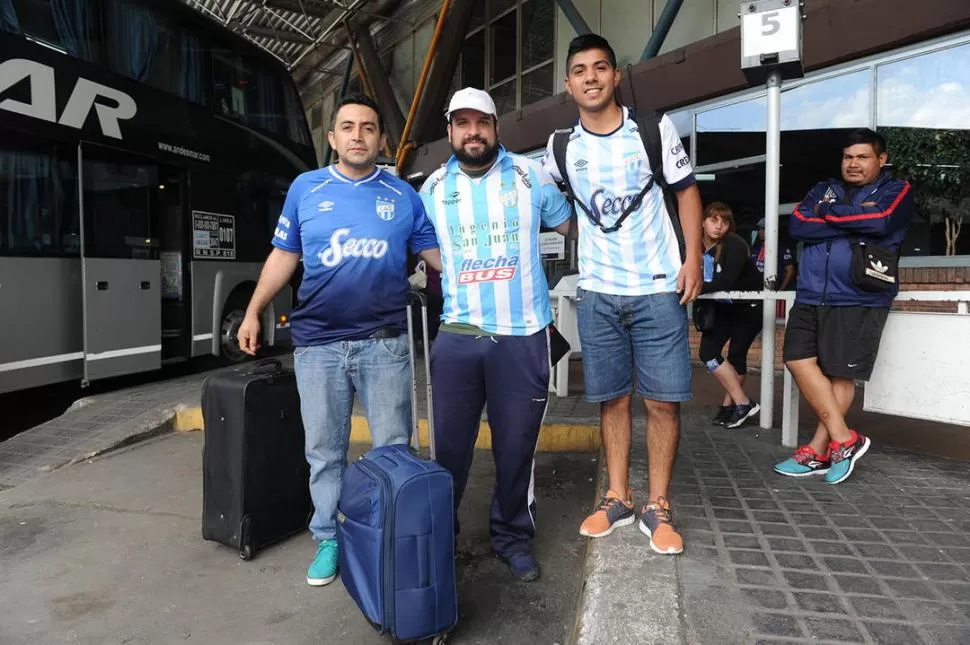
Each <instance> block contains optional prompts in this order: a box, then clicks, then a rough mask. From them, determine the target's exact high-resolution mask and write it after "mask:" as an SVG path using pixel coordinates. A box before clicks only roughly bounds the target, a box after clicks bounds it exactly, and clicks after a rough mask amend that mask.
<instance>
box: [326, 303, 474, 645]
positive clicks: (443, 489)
mask: <svg viewBox="0 0 970 645" xmlns="http://www.w3.org/2000/svg"><path fill="white" fill-rule="evenodd" d="M420 303H421V313H422V317H423V321H422V322H423V323H424V324H423V325H422V329H423V330H424V334H423V340H424V348H425V349H424V355H425V375H426V376H427V378H428V385H427V400H428V410H429V414H428V417H429V418H428V431H429V436H430V442H431V461H428V460H426V459H423V458H421V457H420V456H419V455H418V454H416V453H417V448H418V445H419V444H418V411H417V381H416V380H415V379H414V376H415V369H414V355H415V352H416V350H415V345H416V343H415V342H414V334H413V333H412V331H413V329H414V325H413V315H412V313H411V308H410V307H409V308H408V332H409V334H408V335H409V338H410V339H411V343H410V348H411V352H410V354H411V377H412V379H411V382H412V386H411V389H412V403H413V405H412V408H413V412H412V424H413V426H412V428H413V429H412V444H413V446H414V448H415V450H414V452H412V451H411V450H410V449H409V448H408V446H406V445H396V446H383V447H380V448H374V449H372V450H370V451H369V452H368V453H367V454H365V455H363V456H362V457H361V458H360V459H358V460H357V461H355V462H354V463H352V464H351V465H350V466H348V468H347V471H346V474H345V476H344V483H343V487H342V489H341V493H340V501H339V502H338V505H337V543H338V544H339V554H340V555H339V558H340V560H339V566H340V579H341V580H343V583H344V586H345V587H346V589H347V591H348V593H350V595H351V597H352V598H353V599H354V600H355V601H356V602H357V605H358V606H359V607H360V609H361V611H362V612H363V614H364V616H365V617H366V618H367V620H368V621H369V622H370V623H371V624H372V625H373V626H374V627H375V628H376V629H378V630H379V631H380V633H381V634H388V635H390V636H391V637H392V638H394V639H395V640H397V641H403V642H414V641H421V640H425V639H432V640H433V642H434V643H435V644H438V643H443V642H444V640H445V636H446V635H447V633H448V632H449V631H450V630H451V629H452V628H453V627H454V626H455V624H456V623H457V622H458V592H457V585H456V577H455V529H454V526H455V520H454V493H453V488H452V478H451V473H449V472H448V471H447V470H445V469H444V468H442V467H441V466H439V465H438V464H437V463H435V461H434V456H435V449H434V424H433V419H432V418H431V417H433V415H432V414H430V411H431V410H432V409H433V408H432V401H431V368H430V365H429V351H428V331H427V330H428V325H427V305H426V302H425V301H424V299H423V297H422V298H420Z"/></svg>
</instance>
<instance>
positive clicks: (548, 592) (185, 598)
mask: <svg viewBox="0 0 970 645" xmlns="http://www.w3.org/2000/svg"><path fill="white" fill-rule="evenodd" d="M202 443H203V435H202V433H187V434H176V433H167V434H165V435H163V436H160V437H156V438H153V439H149V440H147V441H144V442H142V443H139V444H138V445H135V446H131V447H128V448H125V449H122V450H119V451H115V452H112V453H111V454H108V455H105V456H102V457H96V458H94V459H91V460H86V461H83V462H80V463H76V464H74V465H72V466H70V467H67V468H62V469H60V470H58V471H57V472H54V473H50V474H46V475H42V476H40V477H36V478H34V479H32V480H31V481H29V482H26V483H24V484H22V485H20V486H18V487H16V488H14V489H11V490H7V491H5V492H3V493H0V598H3V602H2V603H0V643H3V645H34V644H36V643H43V644H44V645H57V644H60V643H83V644H89V645H106V644H109V643H112V644H118V643H125V644H127V645H132V644H136V643H138V644H141V643H144V644H151V645H168V644H174V643H186V642H188V643H204V644H205V645H243V644H248V645H257V644H259V645H270V644H273V645H319V644H320V643H333V644H336V643H354V644H360V645H379V644H385V645H386V644H387V643H389V642H390V641H389V639H388V638H385V637H380V636H378V635H377V633H376V632H375V631H374V630H373V628H371V627H370V625H369V624H368V623H367V622H366V621H365V620H364V618H363V616H362V614H361V613H360V611H359V610H358V609H357V607H356V605H355V604H354V603H353V601H352V600H351V599H350V597H349V596H348V595H347V593H346V591H345V589H344V587H343V585H342V583H341V582H340V580H339V578H338V580H337V581H335V582H334V583H332V584H331V585H328V586H327V587H324V588H313V587H309V586H308V585H307V584H306V581H305V572H306V566H307V564H309V559H310V558H311V557H312V555H313V552H314V550H315V546H314V544H313V542H312V540H311V539H310V537H309V535H308V534H305V535H302V536H295V537H293V538H291V539H289V540H287V541H285V542H283V543H281V544H279V545H277V546H274V547H271V548H269V549H267V550H265V551H262V552H260V553H259V554H258V555H257V556H256V557H255V558H254V559H253V560H250V561H246V562H244V561H242V560H240V558H239V556H238V555H237V552H236V551H235V550H233V549H230V548H228V547H223V546H221V545H218V544H215V543H212V542H206V541H204V540H203V539H202V536H201V519H200V518H201V504H202V496H201V495H202V494H201V480H202V479H201V478H202V473H201V451H202ZM360 450H361V447H357V449H356V452H360ZM595 470H596V463H595V460H592V459H590V457H589V456H588V455H583V454H567V455H553V454H543V455H540V456H539V458H538V460H537V464H536V470H535V473H536V486H535V493H536V499H537V505H538V512H537V522H538V524H539V526H540V531H539V534H538V536H537V540H536V543H535V553H536V555H537V557H538V558H539V559H540V562H541V564H542V566H543V575H542V577H541V578H540V580H538V581H536V582H535V583H517V582H515V581H513V580H512V579H511V577H510V576H509V573H508V569H507V567H506V566H505V565H504V564H503V563H502V562H501V561H499V560H498V559H497V558H495V557H494V556H493V555H492V553H491V549H490V547H489V544H488V527H487V518H488V507H489V504H490V501H491V500H490V498H491V490H492V489H491V481H492V477H493V476H494V474H493V473H494V471H493V467H492V464H491V460H490V454H489V453H487V452H481V451H480V452H479V453H477V454H476V459H475V464H474V466H473V469H472V474H471V478H470V482H471V483H470V486H469V490H468V492H467V495H466V500H465V503H464V504H463V506H462V510H461V521H462V534H461V536H460V538H459V550H458V564H459V596H460V600H459V604H460V611H461V619H460V625H459V626H458V628H457V629H456V631H455V632H454V633H453V638H452V639H450V640H449V642H451V643H456V644H459V645H464V644H469V645H494V644H496V643H548V644H549V645H552V644H553V643H560V644H564V643H566V642H567V638H568V636H569V631H570V629H571V628H572V624H573V620H574V617H575V613H576V604H577V602H578V598H579V592H580V588H581V586H582V562H583V557H582V555H583V552H584V550H585V540H583V539H582V538H580V536H579V535H578V534H577V533H576V532H575V530H574V527H575V526H576V525H577V523H578V522H580V521H581V520H582V517H583V515H584V513H585V510H586V507H587V506H588V504H589V500H590V499H591V498H592V495H593V490H594V483H593V480H594V475H595Z"/></svg>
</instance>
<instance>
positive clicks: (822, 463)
mask: <svg viewBox="0 0 970 645" xmlns="http://www.w3.org/2000/svg"><path fill="white" fill-rule="evenodd" d="M831 465H832V464H831V460H830V458H829V455H828V454H826V455H825V456H824V457H823V456H822V455H819V454H818V453H817V452H815V450H814V449H813V448H812V447H811V446H809V445H805V446H801V447H800V448H799V449H798V450H796V451H795V454H794V455H792V456H791V457H789V458H788V459H786V460H785V461H783V462H781V463H780V464H778V465H776V466H775V472H776V473H778V474H779V475H785V476H786V477H809V476H811V475H824V474H825V473H827V472H828V471H829V467H830V466H831Z"/></svg>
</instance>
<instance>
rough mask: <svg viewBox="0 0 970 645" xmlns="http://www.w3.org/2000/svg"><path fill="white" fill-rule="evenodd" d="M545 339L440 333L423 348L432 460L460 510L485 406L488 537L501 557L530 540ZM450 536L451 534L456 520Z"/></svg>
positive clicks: (545, 377)
mask: <svg viewBox="0 0 970 645" xmlns="http://www.w3.org/2000/svg"><path fill="white" fill-rule="evenodd" d="M549 373H550V366H549V336H548V330H545V329H544V330H542V331H540V332H538V333H536V334H533V335H531V336H468V335H462V334H455V333H451V332H447V331H441V332H440V333H439V334H438V337H437V338H436V339H435V342H434V345H433V346H432V348H431V385H432V388H433V391H434V428H435V444H436V445H435V447H436V452H437V460H438V463H440V464H441V465H442V466H443V467H444V468H446V469H448V470H449V471H450V472H451V475H452V477H453V478H454V484H455V511H456V518H457V510H458V506H459V505H460V504H461V499H462V495H463V493H464V492H465V485H466V484H467V482H468V471H469V470H470V469H471V465H472V458H473V457H474V454H475V442H476V441H477V439H478V430H479V425H480V422H481V417H482V410H483V408H485V406H486V405H487V406H488V407H487V413H488V423H489V426H490V427H491V430H492V456H493V458H494V460H495V490H494V493H493V495H492V509H491V517H490V523H489V533H490V535H491V540H492V548H493V549H494V550H495V552H496V553H497V554H498V555H499V556H502V557H509V556H511V555H513V554H515V553H521V552H523V551H526V550H528V548H529V540H530V539H531V538H532V537H533V536H534V535H535V497H534V493H533V486H534V482H533V466H534V458H535V449H536V444H537V442H538V439H539V428H540V426H541V425H542V418H543V416H544V415H545V411H546V404H547V400H548V398H549ZM455 529H456V531H457V530H458V523H457V519H456V522H455Z"/></svg>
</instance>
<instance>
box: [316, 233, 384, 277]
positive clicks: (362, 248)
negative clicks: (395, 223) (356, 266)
mask: <svg viewBox="0 0 970 645" xmlns="http://www.w3.org/2000/svg"><path fill="white" fill-rule="evenodd" d="M349 235H350V229H349V228H338V229H337V230H336V231H334V232H333V235H331V236H330V246H329V247H328V248H327V249H326V250H324V251H321V252H320V254H319V258H320V263H321V264H323V266H325V267H335V266H337V265H338V264H340V262H341V260H343V259H344V258H368V259H374V260H377V259H380V258H382V257H384V256H385V255H386V254H387V240H379V239H375V238H366V237H363V238H360V239H357V238H353V237H349Z"/></svg>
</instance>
